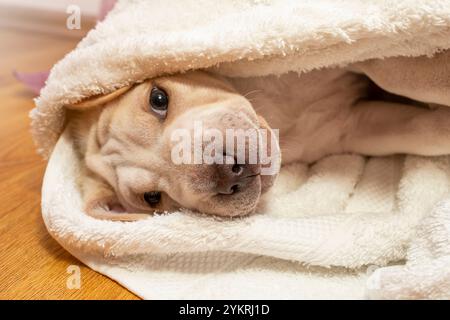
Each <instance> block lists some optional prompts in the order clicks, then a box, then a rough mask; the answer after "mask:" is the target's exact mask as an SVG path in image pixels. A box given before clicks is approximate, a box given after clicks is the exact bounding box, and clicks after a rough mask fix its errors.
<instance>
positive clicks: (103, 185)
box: [68, 52, 450, 221]
mask: <svg viewBox="0 0 450 320" xmlns="http://www.w3.org/2000/svg"><path fill="white" fill-rule="evenodd" d="M374 84H376V86H375V85H374ZM380 88H382V89H383V91H382V90H379V89H380ZM377 92H378V93H377ZM380 92H381V94H379V93H380ZM386 92H390V93H392V94H395V95H391V94H386ZM399 96H401V97H399ZM430 105H432V107H430ZM446 106H450V52H442V53H440V54H437V55H435V56H434V57H433V58H428V57H418V58H390V59H385V60H370V61H366V62H363V63H357V64H354V65H351V66H350V67H348V68H336V69H324V70H318V71H313V72H309V73H307V74H302V75H300V76H299V75H297V74H294V73H290V74H286V75H283V76H281V77H264V78H250V79H248V78H247V79H228V78H224V77H221V76H218V75H215V74H212V73H207V72H203V71H192V72H187V73H184V74H177V75H170V76H163V77H158V78H154V79H149V80H147V81H145V82H143V83H140V84H136V85H134V86H131V87H127V88H122V89H120V90H118V91H116V92H113V93H111V94H109V95H106V96H99V97H93V98H91V99H89V100H87V101H82V102H81V103H79V104H76V105H72V106H68V117H69V124H68V126H69V130H70V132H71V134H72V136H73V138H74V141H75V143H76V148H77V151H78V153H79V156H80V160H81V162H82V164H83V172H82V173H81V175H80V186H81V188H82V190H83V194H84V198H85V203H86V211H87V213H88V214H90V215H92V216H93V217H96V218H100V219H111V220H123V221H130V220H136V219H139V218H143V217H146V216H147V215H145V214H143V213H152V212H163V211H170V210H175V209H179V208H188V209H193V210H198V211H200V212H203V213H207V214H214V215H220V216H234V215H245V214H249V213H252V212H253V211H254V210H255V208H256V205H257V204H258V200H259V198H260V196H261V193H263V192H265V191H266V190H267V189H268V188H270V186H271V185H272V183H273V181H274V179H275V177H276V174H277V173H278V170H279V166H280V153H281V155H282V159H283V163H289V162H292V161H304V162H307V163H311V162H314V161H317V160H319V159H320V158H322V157H324V156H326V155H330V154H338V153H361V154H365V155H389V154H395V153H412V154H420V155H440V154H447V153H450V109H449V108H447V107H446ZM199 126H200V127H201V129H202V131H201V132H202V134H204V132H205V131H208V130H209V131H211V132H214V135H210V137H209V138H211V137H212V136H214V139H206V143H202V144H201V145H200V147H199V146H197V147H196V146H195V144H196V142H195V141H197V140H195V139H194V138H192V137H195V136H196V135H198V132H196V130H197V129H198V127H199ZM275 129H276V130H275ZM230 130H231V131H233V130H234V132H240V133H241V135H242V132H244V135H246V134H249V132H251V131H252V130H253V131H254V132H256V136H257V139H256V140H251V139H250V138H249V136H244V138H246V139H244V140H245V141H244V143H243V144H241V146H242V148H241V149H243V150H238V146H239V143H234V144H231V145H229V144H228V142H229V141H227V142H226V143H225V140H227V139H223V140H220V139H218V136H220V135H221V134H222V135H223V136H225V137H228V135H227V134H228V132H229V131H230ZM186 135H187V136H188V138H187V140H183V139H180V137H184V138H186V137H185V136H186ZM239 137H240V135H239V134H236V135H235V136H234V137H232V140H233V141H234V142H236V139H237V140H239ZM263 137H265V139H263ZM189 139H191V140H189ZM182 140H183V141H184V144H183V146H184V149H183V148H180V141H182ZM219 140H220V141H219ZM255 141H256V142H255ZM202 142H205V141H204V140H202ZM241 142H242V140H241ZM278 142H279V144H278ZM211 145H214V146H215V147H217V146H220V147H221V148H212V149H213V152H211V153H210V155H211V157H212V158H213V159H214V160H217V161H212V162H211V161H195V156H196V152H197V153H198V152H199V151H200V153H202V152H204V151H205V150H206V149H208V148H210V149H211ZM209 151H211V150H209ZM239 151H241V153H242V151H243V153H244V155H243V156H241V157H240V158H238V157H237V156H236V155H237V154H239ZM254 151H256V154H257V156H256V158H253V162H252V161H250V160H251V154H252V153H253V152H254ZM262 154H265V155H266V156H262ZM180 155H182V157H184V158H183V159H184V160H186V159H187V160H188V161H187V162H186V161H185V162H180V161H179V157H180ZM219 156H221V158H220V157H219ZM175 158H176V159H175ZM200 159H201V160H205V159H203V158H201V157H200ZM197 160H198V159H197ZM263 160H264V161H263ZM267 168H271V170H267V172H266V173H264V172H263V171H264V170H263V169H267Z"/></svg>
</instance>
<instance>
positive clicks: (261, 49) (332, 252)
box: [31, 0, 450, 299]
mask: <svg viewBox="0 0 450 320" xmlns="http://www.w3.org/2000/svg"><path fill="white" fill-rule="evenodd" d="M449 34H450V1H447V0H439V1H433V2H430V1H425V0H414V1H412V0H403V1H387V0H378V1H360V0H347V1H329V0H328V1H327V0H318V1H302V2H299V1H277V0H274V1H232V0H229V1H221V2H220V3H218V2H216V1H199V0H196V1H190V0H188V1H183V4H181V3H180V2H178V1H161V2H152V3H151V4H150V3H149V2H147V1H139V0H135V1H122V2H119V4H118V6H117V7H116V8H115V9H114V10H113V11H112V12H111V13H110V14H109V15H108V17H107V18H106V19H105V20H104V21H103V22H101V23H99V25H98V26H97V28H96V29H95V30H93V31H91V32H90V33H89V34H88V36H87V37H86V38H85V39H84V40H83V41H82V42H81V43H80V44H79V45H78V47H77V48H76V49H75V50H74V51H73V52H71V53H69V54H68V55H67V56H66V57H65V58H64V59H63V60H61V61H60V62H59V63H58V64H56V65H55V67H54V68H53V69H52V71H51V73H50V76H49V79H48V80H47V84H46V87H45V88H44V89H43V90H42V92H41V96H40V97H39V98H38V99H37V100H36V109H35V110H34V111H33V112H32V115H31V116H32V128H33V135H34V137H35V140H36V143H37V145H38V149H39V151H40V152H41V153H42V154H43V155H47V156H48V155H50V153H51V151H52V150H53V149H54V150H53V153H52V154H51V158H50V161H49V164H48V168H47V172H46V175H45V179H44V185H43V193H42V213H43V217H44V220H45V223H46V225H47V228H48V230H49V232H50V233H51V234H52V235H53V236H54V237H55V239H57V240H58V241H59V242H60V243H61V245H63V246H64V247H65V248H66V249H67V250H69V251H70V252H71V253H72V254H74V255H75V256H77V257H78V258H79V259H81V260H82V261H83V262H85V263H86V264H88V265H89V266H91V267H92V268H93V269H95V270H98V271H99V272H102V273H104V274H106V275H108V276H110V277H112V278H113V279H116V280H117V281H118V282H120V283H122V284H123V285H125V286H126V287H128V288H129V289H130V290H132V291H134V292H136V293H137V294H139V295H140V296H142V297H144V298H224V299H229V298H371V297H374V298H450V288H449V282H450V281H449V277H450V275H449V271H448V270H450V259H449V257H450V253H449V250H450V249H449V248H450V221H449V217H450V200H447V199H448V197H449V192H450V161H449V160H450V159H449V158H448V157H446V156H444V157H436V158H423V157H415V156H393V157H382V158H364V157H362V156H357V155H340V156H331V157H328V158H325V159H323V160H321V161H319V162H318V163H316V164H314V165H313V166H311V167H308V166H305V165H303V164H293V165H290V166H288V167H284V168H283V169H282V173H281V176H280V178H279V179H278V181H277V183H276V185H275V186H274V188H273V189H272V191H271V192H270V193H269V194H267V195H266V196H265V198H264V201H263V203H262V204H261V207H260V209H259V210H258V213H257V214H255V215H253V216H251V217H247V218H242V219H234V220H226V219H217V218H212V217H208V216H201V215H199V214H196V213H191V212H175V213H171V214H166V215H156V216H152V217H150V218H148V219H146V220H142V221H137V222H132V223H121V222H112V221H100V220H95V219H93V218H91V217H88V216H86V214H85V213H84V212H83V211H82V201H81V195H80V192H79V190H78V188H77V185H76V182H75V180H76V176H77V172H78V164H77V161H76V158H75V154H74V151H73V146H72V142H71V141H70V139H69V137H68V135H67V134H63V135H62V136H61V133H62V132H63V129H64V105H65V104H68V103H73V102H78V101H80V100H82V99H84V98H87V97H90V96H93V95H96V94H100V93H107V92H111V91H113V90H114V89H116V88H120V87H123V86H125V85H128V84H130V83H135V82H139V81H143V80H145V79H147V78H151V77H153V76H157V75H161V74H167V73H174V72H183V71H187V70H190V69H197V68H209V69H213V70H215V71H216V72H219V73H222V74H226V75H228V76H234V77H248V76H256V75H260V76H264V75H271V74H282V73H284V72H288V71H296V72H307V71H309V70H312V69H316V68H322V67H330V66H336V65H345V64H348V63H350V62H355V61H362V60H365V59H369V58H382V57H388V56H396V55H408V56H417V55H423V54H427V55H432V54H433V53H435V52H437V51H439V50H443V49H448V48H450V37H449ZM58 139H59V141H58ZM57 141H58V143H57V144H56V142H57ZM55 144H56V147H55ZM392 264H394V265H392ZM367 269H369V271H367ZM375 269H376V271H375V272H373V273H372V271H373V270H375ZM366 280H367V283H366Z"/></svg>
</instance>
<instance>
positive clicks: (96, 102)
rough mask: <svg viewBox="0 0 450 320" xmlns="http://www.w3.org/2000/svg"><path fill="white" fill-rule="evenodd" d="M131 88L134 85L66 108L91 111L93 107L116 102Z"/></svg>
mask: <svg viewBox="0 0 450 320" xmlns="http://www.w3.org/2000/svg"><path fill="white" fill-rule="evenodd" d="M131 87H132V85H129V86H126V87H123V88H120V89H117V90H116V91H113V92H111V93H108V94H100V95H96V96H93V97H91V98H88V99H86V100H83V101H80V102H78V103H75V104H70V105H66V108H67V109H70V110H87V109H91V108H93V107H96V106H100V105H103V104H105V103H107V102H109V101H112V100H114V99H115V98H117V97H119V96H121V95H122V94H124V93H125V92H127V91H128V90H130V88H131Z"/></svg>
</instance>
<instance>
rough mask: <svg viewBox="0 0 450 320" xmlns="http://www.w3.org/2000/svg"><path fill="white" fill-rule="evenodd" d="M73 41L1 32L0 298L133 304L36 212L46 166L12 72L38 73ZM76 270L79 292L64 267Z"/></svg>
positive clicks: (28, 105) (28, 104)
mask: <svg viewBox="0 0 450 320" xmlns="http://www.w3.org/2000/svg"><path fill="white" fill-rule="evenodd" d="M76 42H77V40H74V39H66V38H58V37H57V36H50V35H43V34H33V33H30V32H24V31H17V30H6V29H3V30H2V29H0V299H136V298H137V297H136V296H134V295H133V294H131V293H130V292H129V291H127V290H125V289H124V288H122V287H121V286H119V285H118V284H117V283H115V282H113V281H111V280H109V279H108V278H106V277H104V276H102V275H100V274H98V273H96V272H94V271H92V270H90V269H88V268H87V267H85V266H83V265H82V264H81V263H80V262H79V261H78V260H76V259H75V258H74V257H72V256H71V255H70V254H69V253H67V252H66V251H65V250H64V249H63V248H62V247H61V246H59V244H58V243H57V242H56V241H55V240H53V239H52V238H51V237H50V236H49V234H48V233H47V231H46V229H45V226H44V223H43V221H42V218H41V212H40V197H41V195H40V189H41V183H42V177H43V173H44V169H45V165H46V163H45V162H44V161H43V160H42V159H41V158H40V157H39V156H38V155H37V154H36V153H35V150H34V146H33V142H32V140H31V137H30V133H29V119H28V112H29V111H30V110H31V109H32V108H33V101H32V99H33V97H34V96H33V94H31V93H30V92H28V91H27V90H26V89H25V88H24V87H23V85H21V84H20V83H18V82H17V81H16V80H15V79H14V78H13V76H12V75H11V71H12V70H13V69H17V70H20V71H24V72H28V71H41V70H46V69H48V68H50V67H51V65H52V64H53V63H54V62H55V61H57V60H59V59H60V58H61V57H63V56H64V54H65V53H67V52H68V51H70V50H71V49H72V48H74V46H75V45H76ZM70 265H78V266H80V268H81V288H80V289H68V288H67V286H66V281H67V279H68V277H69V276H70V274H68V273H67V268H68V267H69V266H70Z"/></svg>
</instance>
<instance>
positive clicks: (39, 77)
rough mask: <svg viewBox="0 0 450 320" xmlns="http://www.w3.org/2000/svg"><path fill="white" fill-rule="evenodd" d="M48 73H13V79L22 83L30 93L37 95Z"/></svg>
mask: <svg viewBox="0 0 450 320" xmlns="http://www.w3.org/2000/svg"><path fill="white" fill-rule="evenodd" d="M49 73H50V71H41V72H33V73H25V72H18V71H15V70H14V71H13V75H14V77H16V79H17V80H19V81H20V82H22V83H23V84H24V85H25V86H26V87H27V88H28V89H30V90H31V91H32V92H34V93H36V94H39V92H40V91H41V89H42V87H43V86H44V85H45V81H46V80H47V78H48V75H49Z"/></svg>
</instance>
